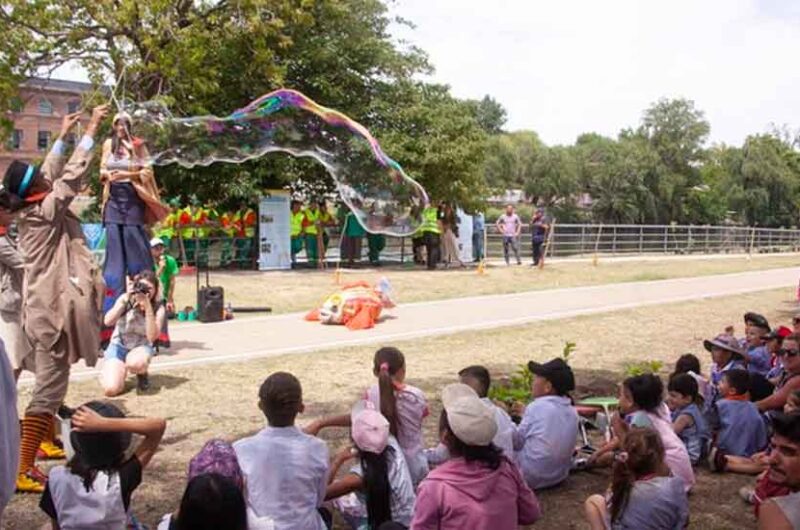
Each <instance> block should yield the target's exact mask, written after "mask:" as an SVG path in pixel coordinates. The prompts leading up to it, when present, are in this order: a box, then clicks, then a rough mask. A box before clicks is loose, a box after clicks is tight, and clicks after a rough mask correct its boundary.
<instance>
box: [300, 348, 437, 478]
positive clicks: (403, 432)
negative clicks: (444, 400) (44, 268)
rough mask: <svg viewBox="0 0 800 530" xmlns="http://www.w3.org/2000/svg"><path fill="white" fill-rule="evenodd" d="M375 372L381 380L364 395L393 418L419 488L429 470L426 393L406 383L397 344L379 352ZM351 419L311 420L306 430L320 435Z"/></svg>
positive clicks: (393, 427) (395, 432)
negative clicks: (425, 443)
mask: <svg viewBox="0 0 800 530" xmlns="http://www.w3.org/2000/svg"><path fill="white" fill-rule="evenodd" d="M372 373H373V374H374V375H375V377H377V378H378V382H377V384H374V385H372V386H371V387H369V388H368V389H367V391H366V393H365V395H364V399H366V400H368V401H371V402H372V403H373V405H375V408H376V409H378V410H380V412H381V414H383V416H384V417H385V418H386V419H387V421H388V422H389V428H390V432H391V433H392V435H393V436H395V437H396V438H397V442H398V443H399V444H400V447H401V448H402V450H403V455H404V456H405V458H406V463H407V464H408V470H409V472H410V473H411V480H412V481H413V482H414V487H415V488H416V487H417V486H418V485H419V483H420V482H421V481H422V479H423V478H425V475H427V474H428V461H427V458H426V457H425V453H424V449H423V445H422V421H423V420H424V419H425V418H426V417H427V416H428V414H429V412H428V401H427V399H425V393H424V392H423V391H422V390H420V389H419V388H417V387H415V386H412V385H409V384H406V383H405V378H406V360H405V357H404V356H403V353H402V352H401V351H400V350H398V349H397V348H394V347H391V346H387V347H383V348H381V349H379V350H378V351H377V352H375V357H374V358H373V363H372ZM350 419H351V418H350V416H349V415H342V416H331V417H327V418H321V419H319V420H316V421H314V422H311V423H310V424H309V425H308V426H307V427H306V428H305V432H306V433H308V434H312V435H316V434H318V433H319V431H320V430H322V429H323V428H325V427H349V426H350Z"/></svg>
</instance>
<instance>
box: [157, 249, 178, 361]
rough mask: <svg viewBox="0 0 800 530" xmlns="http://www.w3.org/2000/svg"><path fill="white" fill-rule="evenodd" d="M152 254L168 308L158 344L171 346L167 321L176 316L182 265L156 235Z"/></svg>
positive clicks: (164, 301)
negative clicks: (178, 283)
mask: <svg viewBox="0 0 800 530" xmlns="http://www.w3.org/2000/svg"><path fill="white" fill-rule="evenodd" d="M150 254H151V255H152V256H153V263H155V273H156V276H158V283H159V284H161V300H162V302H163V304H164V307H165V309H166V314H167V318H165V319H164V326H163V327H162V328H161V333H160V334H159V335H158V341H156V345H158V346H163V347H165V348H169V347H170V346H171V341H170V340H169V329H168V323H167V321H168V320H169V319H170V318H174V317H175V283H176V281H175V279H176V278H177V277H178V273H179V272H180V267H179V266H178V262H177V261H176V260H175V258H173V257H172V256H170V255H169V254H167V252H166V246H165V245H164V241H163V240H162V239H161V238H158V237H154V238H153V239H151V240H150Z"/></svg>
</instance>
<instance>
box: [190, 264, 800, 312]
mask: <svg viewBox="0 0 800 530" xmlns="http://www.w3.org/2000/svg"><path fill="white" fill-rule="evenodd" d="M798 262H800V258H798V257H797V256H774V257H759V258H754V259H747V258H746V257H745V256H742V257H734V258H726V259H706V260H694V259H693V260H677V259H668V260H667V259H665V260H664V261H640V262H634V261H625V262H614V261H612V260H604V261H600V262H599V263H598V265H597V266H593V265H592V264H591V263H574V262H573V263H564V262H561V263H559V262H552V263H550V264H548V266H547V267H545V268H544V269H543V270H539V269H532V268H531V267H528V266H522V267H513V266H512V267H504V266H501V267H492V268H489V269H488V270H487V273H486V274H483V275H481V274H478V273H477V272H476V271H475V269H466V270H457V269H456V270H454V269H451V270H437V271H433V272H430V271H426V270H420V269H414V268H400V267H396V268H395V267H392V268H388V267H387V268H384V269H358V270H343V271H342V272H341V274H340V275H339V279H340V281H341V282H342V283H346V282H349V281H355V280H367V281H370V282H377V281H378V280H379V279H380V278H381V277H382V276H386V277H387V278H388V279H389V280H390V281H391V283H392V286H393V288H394V290H395V293H396V296H397V299H398V301H399V302H400V303H408V302H419V301H423V300H442V299H447V298H459V297H465V296H477V295H484V294H501V293H511V292H521V291H530V290H538V289H553V288H557V287H578V286H583V285H596V284H604V283H620V282H634V281H650V280H665V279H669V278H680V277H688V276H708V275H714V274H726V273H733V272H744V271H754V270H765V269H773V268H780V267H793V266H796V265H797V264H798ZM336 278H337V276H336V273H335V270H334V269H330V270H328V271H313V270H304V271H292V272H221V273H212V274H211V284H212V285H221V286H222V287H224V288H225V300H226V302H230V303H231V304H232V305H233V306H234V308H236V307H246V306H269V307H271V308H272V312H273V313H276V314H277V313H287V312H294V311H308V310H309V309H311V308H313V307H314V306H315V305H316V304H318V303H320V302H321V301H322V300H323V299H324V297H325V296H326V294H328V293H329V292H331V291H333V290H335V289H336V283H335V281H336ZM203 280H204V279H203ZM175 301H176V305H178V307H184V306H186V305H193V304H194V303H195V301H196V294H195V277H194V276H181V277H179V279H178V284H177V286H176V295H175Z"/></svg>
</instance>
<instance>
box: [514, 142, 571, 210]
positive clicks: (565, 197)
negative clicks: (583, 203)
mask: <svg viewBox="0 0 800 530" xmlns="http://www.w3.org/2000/svg"><path fill="white" fill-rule="evenodd" d="M523 189H524V190H525V193H526V194H527V195H528V196H529V197H532V198H533V202H534V203H539V202H544V204H547V205H550V206H552V205H554V204H556V202H559V201H561V202H562V203H563V202H572V201H573V200H574V198H575V194H576V193H577V192H578V165H577V161H576V159H575V153H574V152H573V151H572V149H571V148H569V147H565V146H561V145H557V146H554V147H549V148H546V149H544V150H543V151H542V152H541V154H540V156H538V157H537V158H536V160H535V161H534V163H533V167H532V168H531V173H530V177H529V179H528V180H527V181H526V182H525V186H524V188H523Z"/></svg>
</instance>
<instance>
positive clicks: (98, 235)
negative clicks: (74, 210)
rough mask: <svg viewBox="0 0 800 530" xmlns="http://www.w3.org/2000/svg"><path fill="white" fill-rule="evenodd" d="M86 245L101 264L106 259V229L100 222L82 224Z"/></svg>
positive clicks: (100, 264)
mask: <svg viewBox="0 0 800 530" xmlns="http://www.w3.org/2000/svg"><path fill="white" fill-rule="evenodd" d="M81 229H82V230H83V238H84V239H85V240H86V246H87V247H88V248H89V251H90V252H91V253H92V255H93V256H94V259H95V261H96V262H97V264H98V265H99V266H101V267H102V266H103V262H105V260H106V231H105V228H103V225H102V224H100V223H84V224H82V225H81Z"/></svg>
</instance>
